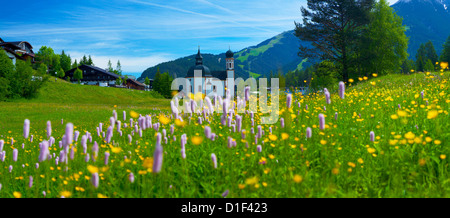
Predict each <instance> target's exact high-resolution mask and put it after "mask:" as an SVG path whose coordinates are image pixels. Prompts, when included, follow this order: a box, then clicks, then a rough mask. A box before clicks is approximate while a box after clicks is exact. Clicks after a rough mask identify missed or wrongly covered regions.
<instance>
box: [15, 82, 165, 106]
mask: <svg viewBox="0 0 450 218" xmlns="http://www.w3.org/2000/svg"><path fill="white" fill-rule="evenodd" d="M13 102H16V103H21V102H23V103H58V104H66V105H67V104H96V105H100V104H103V105H128V104H132V105H139V106H152V107H159V106H161V107H166V106H167V103H166V102H168V101H167V100H166V99H163V98H162V97H161V95H160V94H159V93H156V92H153V91H151V92H145V91H139V90H133V89H120V88H111V87H99V86H89V85H78V84H72V83H68V82H66V81H64V80H60V79H58V80H57V82H55V79H54V77H51V78H50V79H49V80H48V81H47V82H46V84H45V85H44V86H43V87H42V88H41V89H40V90H39V93H38V94H37V95H36V97H35V98H32V99H17V100H13Z"/></svg>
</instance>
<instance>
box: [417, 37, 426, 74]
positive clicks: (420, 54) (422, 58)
mask: <svg viewBox="0 0 450 218" xmlns="http://www.w3.org/2000/svg"><path fill="white" fill-rule="evenodd" d="M426 63H427V57H426V51H425V45H424V44H420V47H419V49H418V50H417V53H416V71H418V72H423V71H424V68H425V64H426Z"/></svg>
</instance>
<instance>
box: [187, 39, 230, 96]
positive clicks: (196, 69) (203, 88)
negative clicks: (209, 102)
mask: <svg viewBox="0 0 450 218" xmlns="http://www.w3.org/2000/svg"><path fill="white" fill-rule="evenodd" d="M225 55H226V59H225V64H226V65H225V70H224V71H211V70H210V69H209V68H208V67H207V66H205V65H203V57H202V55H201V53H200V48H199V49H198V52H197V56H196V57H195V65H194V66H192V67H191V68H189V70H188V72H187V75H186V77H185V78H186V79H187V80H189V82H190V84H191V86H190V92H191V93H194V94H196V93H202V94H204V95H213V94H215V95H217V96H224V95H225V93H226V89H227V88H228V81H227V79H232V80H233V81H234V78H235V72H234V57H233V56H234V54H233V52H232V51H231V50H228V51H227V52H226V54H225Z"/></svg>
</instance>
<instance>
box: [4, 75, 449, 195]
mask: <svg viewBox="0 0 450 218" xmlns="http://www.w3.org/2000/svg"><path fill="white" fill-rule="evenodd" d="M449 75H450V73H449V72H431V73H430V72H427V73H413V74H411V75H388V76H377V75H373V78H371V79H367V78H359V79H358V78H354V79H350V80H349V81H342V82H340V83H338V84H335V86H333V87H327V88H326V89H324V90H321V91H320V92H316V93H311V94H308V95H302V94H301V93H300V92H298V93H297V92H294V94H281V95H280V96H279V98H274V97H273V96H272V98H271V100H272V101H274V100H278V101H279V105H280V110H279V111H278V115H279V117H278V120H277V122H276V123H274V124H262V122H261V118H262V117H265V116H267V114H265V113H263V112H261V111H260V110H259V109H258V110H257V111H251V110H250V109H249V102H252V101H256V102H259V99H258V96H255V95H247V93H244V96H242V97H241V98H240V99H238V100H235V99H231V98H228V99H227V98H224V99H220V101H221V102H219V100H217V98H216V99H214V98H212V99H211V98H206V97H203V98H200V100H198V99H196V100H197V101H195V100H191V101H186V102H181V100H180V103H179V105H182V103H184V104H186V107H188V108H190V109H191V110H190V112H184V113H181V112H178V111H177V109H176V107H174V105H175V101H174V100H172V101H171V102H172V103H171V102H169V101H166V102H165V103H164V105H165V106H164V107H153V106H152V105H151V104H149V105H148V106H143V105H140V106H139V107H132V105H133V103H132V102H129V103H126V104H121V105H108V104H102V105H94V104H91V105H88V106H79V107H78V106H66V105H64V104H62V103H61V104H44V103H42V104H40V103H37V102H33V103H17V104H15V103H10V102H5V103H1V104H0V105H1V108H0V114H1V115H0V197H2V198H61V197H64V198H224V197H226V198H324V197H325V198H328V197H350V198H390V197H401V198H403V197H405V198H412V197H420V198H422V197H450V168H449V158H450V157H449V156H450V147H449V144H448V141H449V139H450V132H449V129H450V125H449V122H448V121H449V116H448V110H449V103H450V98H449V97H450V96H449V91H448V82H449V77H450V76H449ZM280 93H281V92H280ZM194 102H195V103H194ZM171 105H172V106H171ZM239 110H242V111H244V112H243V113H238V111H239ZM218 111H222V113H218Z"/></svg>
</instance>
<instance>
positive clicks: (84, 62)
mask: <svg viewBox="0 0 450 218" xmlns="http://www.w3.org/2000/svg"><path fill="white" fill-rule="evenodd" d="M83 64H88V59H87V58H86V55H83V58H81V60H80V64H79V65H80V66H81V65H83Z"/></svg>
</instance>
